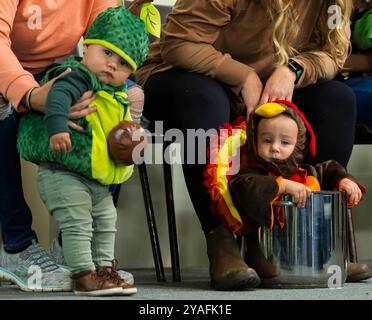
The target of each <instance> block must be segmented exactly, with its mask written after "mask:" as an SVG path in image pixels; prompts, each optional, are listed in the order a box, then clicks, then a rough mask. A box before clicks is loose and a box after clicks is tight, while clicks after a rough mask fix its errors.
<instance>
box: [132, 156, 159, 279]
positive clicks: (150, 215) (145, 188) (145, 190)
mask: <svg viewBox="0 0 372 320" xmlns="http://www.w3.org/2000/svg"><path fill="white" fill-rule="evenodd" d="M138 170H139V174H140V180H141V186H142V194H143V200H144V202H145V209H146V215H147V224H148V227H149V234H150V240H151V247H152V254H153V256H154V264H155V270H156V278H157V280H158V281H165V275H164V267H163V260H162V258H161V251H160V243H159V238H158V231H157V229H156V223H155V215H154V209H153V206H152V200H151V193H150V186H149V181H148V178H147V170H146V164H145V163H142V164H140V165H139V166H138Z"/></svg>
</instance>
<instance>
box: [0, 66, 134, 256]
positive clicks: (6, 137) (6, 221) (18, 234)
mask: <svg viewBox="0 0 372 320" xmlns="http://www.w3.org/2000/svg"><path fill="white" fill-rule="evenodd" d="M46 71H47V70H46ZM44 74H45V72H43V73H40V74H38V75H36V76H35V79H36V80H37V81H40V80H41V79H42V78H43V76H44ZM127 84H128V88H130V87H132V86H134V85H136V83H134V82H133V81H131V80H127ZM20 117H21V114H18V113H16V112H15V111H13V112H12V113H11V114H10V115H9V116H8V117H7V118H5V119H4V120H1V121H0V148H1V156H0V228H1V236H2V240H3V244H4V249H5V250H6V251H18V250H20V249H22V248H24V247H27V246H28V245H29V244H31V243H32V240H33V239H36V240H37V236H36V234H35V232H34V231H33V230H32V228H31V225H32V215H31V211H30V209H29V207H28V206H27V203H26V201H25V199H24V196H23V188H22V179H21V166H20V160H19V154H18V151H17V148H16V143H17V131H18V124H19V119H20Z"/></svg>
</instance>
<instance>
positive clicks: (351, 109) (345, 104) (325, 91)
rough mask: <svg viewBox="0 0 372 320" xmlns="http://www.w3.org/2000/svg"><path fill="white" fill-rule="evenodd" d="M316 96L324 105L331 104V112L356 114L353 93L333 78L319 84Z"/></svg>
mask: <svg viewBox="0 0 372 320" xmlns="http://www.w3.org/2000/svg"><path fill="white" fill-rule="evenodd" d="M318 96H319V98H320V99H321V100H323V101H324V102H325V104H326V105H330V106H332V108H331V111H332V112H337V113H338V114H343V115H345V116H346V115H348V116H352V117H355V116H356V98H355V94H354V92H353V90H352V89H351V88H350V87H349V86H347V85H346V84H345V83H343V82H340V81H335V80H332V81H326V82H324V83H322V84H321V86H320V92H319V95H318Z"/></svg>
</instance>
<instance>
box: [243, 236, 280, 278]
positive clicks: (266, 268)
mask: <svg viewBox="0 0 372 320" xmlns="http://www.w3.org/2000/svg"><path fill="white" fill-rule="evenodd" d="M245 242H246V253H245V262H246V263H247V264H248V265H249V266H251V267H252V268H253V269H254V270H256V272H257V274H258V276H259V277H260V278H274V277H276V276H277V275H278V274H279V269H278V267H277V266H276V264H275V261H273V258H272V259H267V258H266V257H265V256H264V254H263V253H262V251H261V248H260V244H259V243H258V230H256V231H254V232H252V233H250V234H247V235H246V236H245Z"/></svg>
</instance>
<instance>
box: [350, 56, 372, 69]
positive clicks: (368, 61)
mask: <svg viewBox="0 0 372 320" xmlns="http://www.w3.org/2000/svg"><path fill="white" fill-rule="evenodd" d="M344 67H345V71H350V72H372V52H370V53H353V54H351V55H350V56H349V57H348V59H347V60H346V63H345V66H344Z"/></svg>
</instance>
